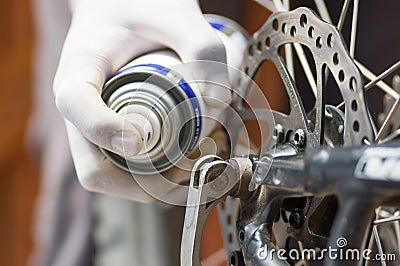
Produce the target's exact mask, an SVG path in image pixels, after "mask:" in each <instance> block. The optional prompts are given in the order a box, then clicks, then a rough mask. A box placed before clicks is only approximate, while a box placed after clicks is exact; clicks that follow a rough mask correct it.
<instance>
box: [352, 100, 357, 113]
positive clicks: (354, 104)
mask: <svg viewBox="0 0 400 266" xmlns="http://www.w3.org/2000/svg"><path fill="white" fill-rule="evenodd" d="M351 109H352V110H353V111H354V112H356V111H357V109H358V104H357V101H356V100H353V101H352V102H351Z"/></svg>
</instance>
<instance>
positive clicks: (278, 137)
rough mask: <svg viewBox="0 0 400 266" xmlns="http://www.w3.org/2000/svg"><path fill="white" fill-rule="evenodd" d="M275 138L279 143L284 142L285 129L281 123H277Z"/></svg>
mask: <svg viewBox="0 0 400 266" xmlns="http://www.w3.org/2000/svg"><path fill="white" fill-rule="evenodd" d="M273 138H274V139H275V141H276V142H277V143H282V142H283V140H284V139H285V131H284V130H283V127H282V125H281V124H276V125H275V128H274V134H273Z"/></svg>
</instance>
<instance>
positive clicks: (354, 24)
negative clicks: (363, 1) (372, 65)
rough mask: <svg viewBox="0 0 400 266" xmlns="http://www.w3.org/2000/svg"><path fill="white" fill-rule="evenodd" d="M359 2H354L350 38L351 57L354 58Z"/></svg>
mask: <svg viewBox="0 0 400 266" xmlns="http://www.w3.org/2000/svg"><path fill="white" fill-rule="evenodd" d="M359 3H360V2H359V0H354V2H353V18H352V20H351V35H350V36H351V37H350V56H351V58H354V52H355V50H356V38H357V36H356V35H357V22H358V6H359Z"/></svg>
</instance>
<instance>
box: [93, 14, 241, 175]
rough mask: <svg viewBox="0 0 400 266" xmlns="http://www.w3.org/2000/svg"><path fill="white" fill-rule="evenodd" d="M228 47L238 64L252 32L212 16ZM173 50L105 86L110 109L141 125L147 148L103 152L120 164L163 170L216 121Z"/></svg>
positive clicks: (138, 63) (146, 171) (137, 63)
mask: <svg viewBox="0 0 400 266" xmlns="http://www.w3.org/2000/svg"><path fill="white" fill-rule="evenodd" d="M206 18H207V20H208V21H209V23H210V25H211V26H212V27H213V28H214V29H215V30H217V32H218V34H219V36H220V37H221V39H222V41H223V42H224V45H225V47H226V50H227V51H226V54H227V63H228V65H230V66H233V67H236V68H237V67H238V66H239V65H240V63H241V60H242V55H243V51H244V49H245V47H246V45H247V34H246V33H245V32H244V30H243V29H242V28H241V27H240V26H239V25H237V24H236V23H235V22H233V21H231V20H229V19H226V18H224V17H220V16H215V15H206ZM181 63H182V62H181V61H180V59H179V57H178V56H177V55H176V54H175V53H174V52H173V51H171V50H167V49H165V50H161V51H156V52H153V53H150V54H147V55H143V56H141V57H139V58H136V59H134V60H133V61H131V62H130V63H128V64H127V65H126V66H124V67H123V68H121V69H120V70H119V71H118V72H117V73H116V74H114V75H113V76H112V77H111V78H110V79H109V80H108V81H107V83H106V84H105V86H104V88H103V91H102V98H103V100H104V102H105V103H106V104H107V106H108V107H110V108H111V109H113V110H114V111H115V112H117V113H119V114H120V115H122V116H124V117H125V120H126V121H128V122H131V123H133V124H134V125H137V126H136V127H137V128H138V130H139V131H140V133H141V135H142V136H143V138H144V143H145V147H144V148H143V150H142V151H141V152H140V153H139V154H138V155H136V156H134V157H130V158H127V157H123V156H120V155H117V154H114V153H112V152H110V151H108V150H105V149H102V148H101V150H102V152H103V153H104V154H105V155H106V156H107V157H108V159H110V160H111V161H112V162H113V163H114V164H115V165H116V166H118V167H120V168H122V169H124V170H126V171H129V172H132V173H136V174H140V175H151V174H155V173H162V172H164V171H166V170H168V169H169V168H171V167H173V166H174V165H175V164H176V163H177V162H179V161H180V160H181V159H182V158H183V157H184V156H188V155H189V154H190V153H191V152H192V151H193V150H194V149H195V148H196V147H197V144H198V142H199V139H201V138H202V136H204V135H205V134H208V133H209V132H210V131H211V130H210V129H211V127H212V124H213V123H210V122H207V121H205V120H204V119H202V116H204V115H208V114H207V113H208V112H212V110H210V108H208V107H206V106H205V103H204V101H203V99H202V98H201V97H199V96H200V89H199V87H198V86H197V85H196V84H193V83H191V82H190V83H188V82H187V80H189V81H191V80H193V78H192V77H191V75H190V73H188V72H187V71H179V72H177V71H176V70H175V69H174V70H172V69H171V67H172V66H175V65H178V64H181Z"/></svg>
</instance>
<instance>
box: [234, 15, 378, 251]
mask: <svg viewBox="0 0 400 266" xmlns="http://www.w3.org/2000/svg"><path fill="white" fill-rule="evenodd" d="M285 44H293V45H294V46H295V48H298V49H301V45H302V46H305V47H307V48H308V49H309V50H310V51H311V54H312V57H313V60H314V62H315V67H316V89H315V93H314V95H315V106H314V108H313V110H312V111H311V112H310V113H309V114H307V113H306V111H305V108H304V104H303V102H302V100H301V97H300V93H299V91H298V89H297V87H296V84H295V82H294V80H293V78H292V77H291V75H290V73H289V70H288V68H287V66H286V63H285V60H284V58H283V57H282V56H281V48H282V47H284V45H285ZM296 45H297V46H298V47H296ZM266 60H269V61H271V62H272V63H273V64H274V65H275V67H276V69H277V70H278V72H279V75H280V77H281V79H282V81H283V84H284V86H285V89H286V92H287V94H288V96H289V104H290V112H289V114H288V115H287V114H284V113H282V112H278V111H275V110H272V112H273V116H274V119H275V123H276V124H279V126H280V127H282V128H283V129H284V132H285V133H284V134H286V135H285V136H284V137H283V140H284V141H283V143H285V142H296V139H295V138H296V134H294V132H296V131H299V130H301V131H302V132H304V135H305V136H304V137H305V143H304V147H303V148H304V150H307V149H310V148H314V147H317V146H319V145H321V144H324V143H325V144H328V145H331V146H335V147H338V146H351V145H361V144H364V143H366V142H369V143H371V142H373V140H374V133H373V129H372V125H371V122H370V120H369V117H368V112H367V106H366V101H365V94H364V90H363V86H364V81H363V79H362V76H361V74H360V72H359V70H358V68H357V67H356V65H355V63H354V62H353V60H352V59H351V57H350V55H349V53H348V50H347V48H346V45H345V43H344V41H343V38H342V36H341V34H340V33H339V31H338V30H337V29H336V28H335V27H334V26H332V25H331V24H328V23H326V22H324V21H322V20H321V19H320V18H319V17H318V16H317V15H316V14H315V13H314V12H313V11H312V10H310V9H308V8H298V9H296V10H293V11H282V12H276V13H273V14H272V15H271V16H270V17H269V19H268V20H267V21H266V23H265V24H264V25H263V26H262V27H261V29H260V30H258V31H257V32H256V33H255V34H254V35H253V37H252V38H251V40H250V41H249V45H248V52H247V54H246V55H245V59H244V62H243V64H242V69H241V70H242V71H244V72H245V73H246V74H247V75H249V76H250V77H252V78H254V76H255V74H256V72H257V70H258V69H259V67H260V66H261V64H263V62H264V61H266ZM328 69H329V71H330V72H331V73H332V75H333V77H334V81H335V83H336V84H337V87H338V89H339V92H340V94H341V96H342V98H343V100H344V102H345V107H344V113H343V112H342V111H340V110H339V109H337V108H335V107H333V106H328V104H327V102H326V99H325V94H326V91H327V89H328V88H327V87H326V86H325V75H326V73H327V70H328ZM250 86H251V84H250V83H249V82H247V81H246V80H244V81H243V80H242V81H239V91H240V94H241V95H246V93H247V92H248V90H249V87H250ZM241 105H242V103H241V101H240V100H238V101H237V102H235V103H234V106H236V108H237V109H241V108H242V107H241ZM311 117H313V118H312V119H311ZM281 144H282V142H281ZM277 145H280V144H277ZM302 202H303V203H304V204H303V206H302V207H300V208H301V209H300V210H299V207H298V206H296V207H295V208H296V211H299V212H301V213H303V215H304V217H305V220H304V223H303V226H302V227H301V228H293V226H292V225H290V224H289V219H283V217H282V216H283V215H286V214H287V215H288V216H289V214H290V210H289V212H287V210H282V214H281V217H282V219H279V220H278V221H277V222H276V226H275V228H276V229H277V230H279V234H276V241H277V244H278V246H281V245H284V244H285V243H287V240H288V239H289V238H295V239H296V240H297V241H302V242H303V243H304V244H305V245H308V246H315V245H317V246H320V245H324V243H325V242H326V240H327V237H328V236H327V235H326V234H324V233H318V232H317V231H318V230H314V228H310V221H309V219H310V217H311V216H312V214H313V213H314V212H315V211H317V210H318V211H321V210H322V211H323V210H324V208H327V207H329V206H330V205H329V204H331V203H332V202H331V199H328V202H327V201H326V200H324V199H323V198H318V197H314V198H307V199H306V200H305V201H302ZM274 230H275V229H274ZM325 231H326V230H325ZM328 232H329V228H328Z"/></svg>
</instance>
